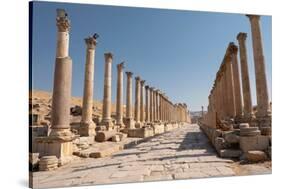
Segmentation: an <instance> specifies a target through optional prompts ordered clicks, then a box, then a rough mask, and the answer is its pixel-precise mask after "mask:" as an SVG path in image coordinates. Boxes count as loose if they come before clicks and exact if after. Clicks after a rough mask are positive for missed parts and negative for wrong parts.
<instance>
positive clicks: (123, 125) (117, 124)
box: [116, 122, 125, 129]
mask: <svg viewBox="0 0 281 189" xmlns="http://www.w3.org/2000/svg"><path fill="white" fill-rule="evenodd" d="M116 126H118V127H119V128H120V129H122V128H125V124H124V123H123V122H121V123H116Z"/></svg>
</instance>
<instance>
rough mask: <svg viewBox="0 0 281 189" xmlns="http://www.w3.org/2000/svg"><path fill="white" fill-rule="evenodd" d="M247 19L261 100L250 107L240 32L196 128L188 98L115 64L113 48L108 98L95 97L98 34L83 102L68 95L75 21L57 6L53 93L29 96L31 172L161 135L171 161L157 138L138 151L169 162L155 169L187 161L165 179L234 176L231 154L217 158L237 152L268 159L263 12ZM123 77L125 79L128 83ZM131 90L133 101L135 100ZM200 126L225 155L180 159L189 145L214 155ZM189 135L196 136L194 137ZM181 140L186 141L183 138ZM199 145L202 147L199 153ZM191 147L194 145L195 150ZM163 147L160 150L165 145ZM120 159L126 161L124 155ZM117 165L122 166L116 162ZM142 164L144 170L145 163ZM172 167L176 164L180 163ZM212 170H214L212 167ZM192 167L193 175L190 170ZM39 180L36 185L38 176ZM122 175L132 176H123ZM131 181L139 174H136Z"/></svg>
mask: <svg viewBox="0 0 281 189" xmlns="http://www.w3.org/2000/svg"><path fill="white" fill-rule="evenodd" d="M247 17H248V19H249V21H250V26H251V31H252V33H251V35H252V44H253V55H254V65H255V78H256V94H257V106H256V107H253V104H252V97H251V87H253V86H250V80H249V69H248V57H247V47H246V40H247V35H249V34H246V33H243V32H241V33H239V34H238V35H237V41H238V46H237V45H236V44H235V43H234V42H230V43H229V44H228V46H227V49H226V52H225V55H224V57H223V60H222V63H221V64H220V67H219V70H218V72H217V74H216V78H215V81H214V84H213V87H212V89H211V91H210V95H209V97H208V99H209V104H208V108H207V112H204V107H203V106H202V111H201V112H199V114H200V115H199V116H198V118H196V121H197V120H198V125H199V127H198V125H194V124H191V119H192V117H191V115H190V110H189V109H188V105H187V104H186V103H184V102H172V101H171V100H170V98H169V97H168V96H167V95H166V94H165V91H163V90H161V89H158V88H157V87H155V86H151V85H150V84H149V82H150V81H147V80H145V78H143V77H142V76H138V75H134V73H133V71H132V70H126V65H127V64H130V63H129V62H128V63H127V62H121V63H119V64H116V63H115V62H114V54H113V53H112V52H105V53H104V55H103V56H104V78H103V81H104V88H103V101H102V103H99V102H96V101H95V100H94V99H95V93H94V84H95V81H94V74H95V71H94V67H95V56H101V55H100V54H97V55H96V53H95V52H96V48H98V40H97V39H98V37H99V36H98V34H94V35H93V36H89V37H87V38H86V39H85V46H86V56H85V73H84V91H83V98H82V101H81V102H80V101H79V102H80V103H74V101H75V100H76V101H78V100H77V99H75V98H74V97H72V95H71V81H72V60H71V58H70V55H69V38H70V33H69V31H70V19H69V17H68V16H67V14H66V12H65V10H63V9H58V10H57V17H56V26H57V49H56V58H55V70H54V84H53V92H52V97H50V100H49V101H44V100H43V99H37V98H34V97H32V94H31V97H30V98H31V102H30V133H31V136H32V141H31V147H30V170H31V171H34V172H38V170H39V172H40V171H50V170H57V169H59V168H58V167H61V166H62V167H63V165H65V164H72V163H73V165H75V162H76V160H77V158H78V159H79V158H88V159H91V158H94V159H92V162H99V161H98V159H97V158H103V157H110V156H112V155H113V154H115V155H116V153H117V154H118V153H122V150H124V152H125V151H126V150H128V151H130V147H132V146H136V145H137V144H140V146H141V143H144V144H146V145H149V144H148V143H149V142H148V141H150V140H151V141H152V143H153V141H154V142H155V141H156V140H159V141H161V142H160V144H161V145H164V147H167V146H168V148H167V149H168V150H166V151H165V153H167V154H168V155H172V157H169V158H168V160H166V159H164V158H163V159H161V157H158V156H157V155H161V153H160V154H157V153H155V154H153V153H154V151H150V149H154V148H156V147H155V146H153V145H154V144H153V145H152V146H149V148H146V146H145V145H144V146H143V147H136V151H137V152H138V153H139V154H142V153H144V152H143V151H144V150H147V151H146V152H145V153H147V154H149V153H151V156H150V157H156V156H157V157H158V160H159V159H161V162H164V164H165V165H163V166H162V164H161V166H160V168H159V167H158V168H157V171H158V172H161V171H162V172H164V170H166V172H169V171H170V172H171V171H174V170H173V169H171V167H169V166H173V165H170V164H171V162H174V163H175V165H177V166H183V167H180V170H181V171H177V172H171V173H169V174H170V175H168V176H167V175H165V177H161V178H162V179H180V178H201V177H206V175H207V176H220V175H226V176H229V175H235V174H234V172H233V171H232V170H230V168H226V167H227V166H225V164H224V163H226V162H233V160H222V159H220V158H237V159H238V160H239V159H240V160H245V161H250V162H258V161H265V160H268V159H270V158H271V106H270V105H271V103H270V102H269V97H268V90H267V81H266V72H265V62H264V55H263V46H262V34H261V31H260V16H258V15H247ZM101 43H102V42H101ZM238 52H239V55H240V57H239V58H238ZM124 58H125V57H124ZM239 63H240V67H241V73H240V70H239ZM114 70H116V71H117V78H113V77H112V72H113V71H114ZM124 73H125V77H124ZM124 80H126V82H125V84H126V85H125V86H124ZM240 81H241V83H240ZM133 82H135V85H134V86H135V89H133ZM115 84H116V104H113V103H112V93H113V92H114V91H112V85H115ZM81 85H82V84H81ZM124 90H125V92H126V93H125V95H124V93H123V91H124ZM133 95H134V99H135V102H133ZM124 99H125V100H124ZM123 100H124V101H123ZM200 129H201V130H202V131H203V133H205V134H206V135H207V137H208V139H209V141H210V142H211V144H212V145H213V147H214V149H215V150H216V152H217V154H218V156H219V157H220V158H219V157H216V153H214V154H213V155H212V156H211V158H210V159H211V160H208V159H207V160H205V159H204V158H201V157H200V158H199V159H196V160H194V158H196V157H193V159H192V160H187V159H186V160H185V161H183V162H180V157H181V156H183V153H184V150H186V152H188V153H191V152H193V153H194V152H198V156H200V155H202V153H203V152H202V149H204V148H206V149H207V152H209V153H211V154H212V153H213V152H212V147H210V146H208V139H207V140H206V139H205V138H204V134H203V133H202V132H201V130H200ZM190 133H191V134H192V133H194V134H196V133H197V134H196V135H194V136H191V134H190ZM165 137H166V138H165ZM194 138H195V139H194ZM173 141H174V142H173ZM181 142H182V144H180V143H181ZM184 142H185V143H184ZM156 143H157V141H156ZM158 143H159V142H158ZM194 147H198V149H200V150H201V151H200V150H198V149H196V148H194ZM174 148H176V150H174ZM190 149H191V150H194V151H190ZM134 150H135V149H134ZM159 150H161V149H160V147H159ZM169 150H170V151H169ZM173 150H174V151H173ZM196 150H197V151H196ZM177 153H178V154H177ZM128 157H129V156H128ZM142 157H143V156H142V155H139V156H138V157H137V158H140V159H141V158H142ZM175 157H179V160H178V162H179V164H180V165H178V164H176V163H177V159H175ZM117 158H118V157H117ZM169 159H171V160H169ZM152 160H153V159H152ZM152 160H150V161H152ZM107 161H109V160H108V159H106V160H105V162H107ZM123 161H125V162H124V163H128V162H126V160H123ZM194 161H195V163H198V162H199V163H206V162H213V163H214V162H215V163H218V165H216V166H218V167H215V168H214V169H213V170H212V172H208V173H206V172H204V171H203V172H200V171H199V172H200V174H199V176H198V175H195V176H194V174H195V173H196V174H197V172H196V171H195V173H194V172H190V171H189V170H186V169H187V168H189V169H190V168H192V167H190V165H187V164H186V165H187V167H184V166H185V163H186V162H189V163H190V162H192V166H194V164H195V163H194ZM143 162H145V161H143V159H141V161H138V163H143ZM148 162H149V161H148ZM158 163H159V162H158ZM219 163H223V166H224V167H221V164H219ZM143 165H144V164H143ZM130 166H131V164H130ZM134 166H136V164H134ZM153 166H154V165H153ZM188 166H189V167H188ZM125 167H126V166H125ZM144 167H145V165H144ZM115 168H116V170H117V169H118V168H119V167H117V166H116V167H115ZM155 169H156V168H155ZM139 170H140V171H141V172H142V171H143V170H142V168H140V169H139ZM153 170H154V169H153V168H149V171H150V172H149V174H147V175H146V173H144V174H143V175H142V177H141V178H142V179H143V178H147V179H151V178H152V177H156V176H155V175H154V173H153V174H152V172H153ZM175 170H178V169H176V168H175ZM208 170H209V171H210V169H208ZM208 170H205V171H208ZM126 171H128V170H126ZM154 171H155V170H154ZM187 173H188V175H187ZM191 173H192V174H193V176H190V174H191ZM129 174H131V172H130V171H128V175H125V176H124V178H125V177H127V176H129V177H128V178H131V177H130V175H129ZM161 174H162V173H161ZM54 175H55V173H54ZM104 175H106V173H104ZM184 175H185V176H184ZM202 175H203V176H202ZM160 176H163V175H160ZM110 178H112V179H113V181H116V182H117V180H114V179H116V178H119V175H117V176H116V177H114V172H113V173H111V177H110ZM89 179H90V178H89ZM104 179H105V180H102V179H101V181H100V182H96V183H106V178H104ZM63 180H64V179H62V181H63ZM109 180H110V179H109ZM37 181H38V183H39V181H40V179H37ZM103 181H104V182H103ZM113 181H112V182H113ZM118 181H130V180H122V179H121V180H120V179H119V180H118ZM131 181H138V180H134V178H132V180H131ZM50 182H51V181H50ZM85 183H87V182H85Z"/></svg>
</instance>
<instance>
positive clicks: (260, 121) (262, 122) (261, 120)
mask: <svg viewBox="0 0 281 189" xmlns="http://www.w3.org/2000/svg"><path fill="white" fill-rule="evenodd" d="M271 120H272V117H271V115H266V116H263V117H257V118H256V123H257V126H258V127H259V128H262V127H271V125H272V124H271Z"/></svg>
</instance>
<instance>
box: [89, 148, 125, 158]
mask: <svg viewBox="0 0 281 189" xmlns="http://www.w3.org/2000/svg"><path fill="white" fill-rule="evenodd" d="M119 150H121V149H120V146H119V145H113V146H111V147H108V148H105V149H103V150H100V151H96V152H91V153H90V157H91V158H102V157H107V156H110V155H111V154H113V153H115V152H118V151H119Z"/></svg>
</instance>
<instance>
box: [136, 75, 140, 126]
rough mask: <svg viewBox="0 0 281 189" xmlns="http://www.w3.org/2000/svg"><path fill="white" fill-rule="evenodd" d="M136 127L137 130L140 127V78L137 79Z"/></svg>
mask: <svg viewBox="0 0 281 189" xmlns="http://www.w3.org/2000/svg"><path fill="white" fill-rule="evenodd" d="M135 80H136V85H135V125H136V127H137V128H139V127H140V96H141V94H140V88H141V87H140V77H135Z"/></svg>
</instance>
